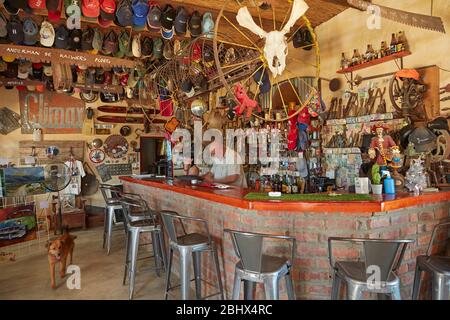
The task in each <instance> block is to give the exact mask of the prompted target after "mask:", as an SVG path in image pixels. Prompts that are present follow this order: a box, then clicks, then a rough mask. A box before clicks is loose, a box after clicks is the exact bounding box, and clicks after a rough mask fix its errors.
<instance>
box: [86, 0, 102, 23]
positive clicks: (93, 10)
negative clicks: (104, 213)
mask: <svg viewBox="0 0 450 320" xmlns="http://www.w3.org/2000/svg"><path fill="white" fill-rule="evenodd" d="M81 12H82V13H83V16H85V17H86V18H92V19H94V18H95V19H97V18H98V16H99V15H100V2H99V0H82V2H81Z"/></svg>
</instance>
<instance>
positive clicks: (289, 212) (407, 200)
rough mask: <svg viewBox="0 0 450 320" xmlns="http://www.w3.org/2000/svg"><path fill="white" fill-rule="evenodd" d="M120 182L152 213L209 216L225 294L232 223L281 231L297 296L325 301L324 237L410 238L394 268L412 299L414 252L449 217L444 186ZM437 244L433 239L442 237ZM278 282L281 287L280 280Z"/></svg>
mask: <svg viewBox="0 0 450 320" xmlns="http://www.w3.org/2000/svg"><path fill="white" fill-rule="evenodd" d="M120 179H121V180H122V182H123V185H124V191H126V192H133V193H138V194H141V195H142V196H143V197H144V198H145V199H146V200H147V201H148V204H149V205H150V206H151V207H152V208H153V209H155V210H174V211H177V212H178V213H179V214H182V215H187V216H193V217H198V218H203V219H206V220H207V221H208V223H209V230H210V233H211V234H212V236H213V238H214V240H215V241H216V243H217V245H218V253H219V260H220V266H221V270H222V278H223V283H224V288H225V290H226V297H227V298H229V297H230V296H231V292H232V289H233V278H234V264H235V263H236V258H235V254H234V250H233V245H232V242H231V239H230V235H229V234H224V232H223V230H224V229H226V228H230V229H235V230H243V231H253V232H262V233H271V234H285V235H290V236H294V237H295V238H296V239H297V252H296V260H295V262H294V269H293V270H294V272H293V279H294V285H295V291H296V296H297V299H330V294H331V278H330V274H331V272H330V271H331V268H330V266H329V263H328V251H327V250H328V249H327V248H328V243H327V239H328V237H330V236H342V237H358V238H384V239H398V238H403V239H414V240H415V242H414V243H413V244H411V245H410V246H409V247H408V250H407V251H406V253H405V257H404V260H403V263H402V265H401V267H400V270H399V274H400V278H401V282H402V298H403V299H410V297H411V291H412V284H413V279H414V270H415V259H416V256H417V255H420V254H424V253H425V252H426V249H427V246H428V243H429V241H430V238H431V232H432V229H433V227H434V226H435V225H436V224H438V223H439V222H442V221H444V220H446V219H448V217H449V213H450V191H441V192H438V193H429V194H424V195H420V196H417V197H414V196H411V195H408V194H402V195H395V196H390V197H389V196H378V197H379V198H376V197H375V196H374V199H373V201H351V202H332V201H330V202H313V201H312V202H306V201H304V202H292V201H289V202H281V201H277V200H271V201H249V200H245V199H244V196H245V195H246V194H247V192H249V191H248V190H243V189H236V188H233V189H228V190H216V189H209V188H202V187H198V186H191V185H190V184H187V183H185V182H181V181H180V182H179V181H177V180H167V181H166V180H159V181H158V180H141V179H135V178H132V177H121V178H120ZM191 228H192V229H193V226H191ZM189 231H193V230H188V232H189ZM439 241H440V242H438V244H439V243H444V242H445V241H447V239H439ZM271 249H274V248H271ZM274 251H276V250H274ZM334 252H335V255H336V256H337V257H339V258H340V259H342V258H349V259H357V258H358V256H359V250H358V248H356V247H353V246H351V245H345V246H340V247H337V248H336V250H334ZM278 254H280V253H278ZM210 260H211V259H209V258H206V257H205V258H204V259H203V260H202V268H203V269H202V270H203V271H205V272H204V273H203V274H202V277H206V278H208V279H215V277H214V273H213V272H212V270H213V269H211V261H210ZM178 268H179V267H178V264H177V263H176V262H175V264H174V265H173V270H174V272H175V273H176V274H178ZM281 283H282V292H283V291H284V281H282V282H281ZM423 288H424V289H426V288H427V286H426V285H424V286H423ZM257 289H260V288H259V287H257ZM205 290H207V289H205ZM242 291H243V290H241V292H242ZM257 291H258V292H259V293H260V294H258V296H257V297H258V298H263V297H264V296H263V290H257ZM208 292H209V291H208ZM284 296H285V295H284V294H283V295H282V296H281V297H282V298H283V297H284Z"/></svg>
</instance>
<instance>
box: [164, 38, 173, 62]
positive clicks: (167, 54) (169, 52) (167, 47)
mask: <svg viewBox="0 0 450 320" xmlns="http://www.w3.org/2000/svg"><path fill="white" fill-rule="evenodd" d="M163 56H164V58H165V59H166V60H171V59H172V58H173V47H172V44H171V43H170V41H166V42H165V43H164V49H163Z"/></svg>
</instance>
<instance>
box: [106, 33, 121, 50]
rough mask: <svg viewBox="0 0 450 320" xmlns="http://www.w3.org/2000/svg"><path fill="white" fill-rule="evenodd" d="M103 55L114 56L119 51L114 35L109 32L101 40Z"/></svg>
mask: <svg viewBox="0 0 450 320" xmlns="http://www.w3.org/2000/svg"><path fill="white" fill-rule="evenodd" d="M102 51H103V52H104V53H105V54H114V53H116V52H117V51H119V43H118V42H117V35H116V33H115V32H114V31H113V30H111V31H109V33H108V34H107V35H106V36H105V38H104V39H103V50H102Z"/></svg>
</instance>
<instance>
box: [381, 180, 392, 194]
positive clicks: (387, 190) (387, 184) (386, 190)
mask: <svg viewBox="0 0 450 320" xmlns="http://www.w3.org/2000/svg"><path fill="white" fill-rule="evenodd" d="M383 185H384V193H385V194H395V182H394V179H392V178H391V177H386V178H385V179H384V182H383Z"/></svg>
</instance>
